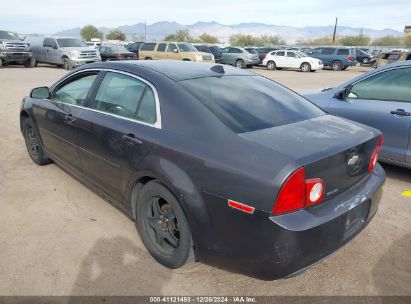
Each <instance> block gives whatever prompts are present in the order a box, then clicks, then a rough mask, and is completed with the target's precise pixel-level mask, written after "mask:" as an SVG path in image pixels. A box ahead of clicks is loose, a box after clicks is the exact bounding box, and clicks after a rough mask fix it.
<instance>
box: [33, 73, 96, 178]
mask: <svg viewBox="0 0 411 304" xmlns="http://www.w3.org/2000/svg"><path fill="white" fill-rule="evenodd" d="M96 77H97V72H85V73H78V74H76V75H74V76H72V77H70V78H69V79H66V80H64V81H63V82H61V83H59V84H57V85H56V86H55V87H54V88H53V89H52V90H51V92H50V99H47V100H43V101H42V102H41V103H39V104H38V106H37V107H36V108H34V113H35V118H36V123H37V126H38V128H39V132H40V135H41V138H42V141H43V144H44V146H45V147H46V149H47V151H48V152H49V153H51V154H53V158H56V159H57V160H60V161H61V162H63V163H64V164H65V165H68V166H69V167H70V168H72V169H74V170H76V171H79V172H80V171H81V165H80V162H79V155H78V138H77V136H78V129H77V120H78V118H79V117H80V115H81V113H82V111H83V110H82V109H83V106H84V105H85V103H86V100H87V98H88V96H89V93H90V92H91V88H92V86H93V83H94V81H95V79H96Z"/></svg>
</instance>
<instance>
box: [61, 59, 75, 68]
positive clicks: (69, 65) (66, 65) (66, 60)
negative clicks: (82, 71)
mask: <svg viewBox="0 0 411 304" xmlns="http://www.w3.org/2000/svg"><path fill="white" fill-rule="evenodd" d="M63 66H64V68H65V69H66V70H72V69H73V67H72V65H71V62H70V59H68V58H63Z"/></svg>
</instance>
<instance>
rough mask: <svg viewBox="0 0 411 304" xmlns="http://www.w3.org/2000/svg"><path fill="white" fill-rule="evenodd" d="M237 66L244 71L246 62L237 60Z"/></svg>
mask: <svg viewBox="0 0 411 304" xmlns="http://www.w3.org/2000/svg"><path fill="white" fill-rule="evenodd" d="M235 66H236V67H237V68H239V69H244V68H245V63H244V60H242V59H237V60H236V62H235Z"/></svg>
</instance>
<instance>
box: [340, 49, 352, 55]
mask: <svg viewBox="0 0 411 304" xmlns="http://www.w3.org/2000/svg"><path fill="white" fill-rule="evenodd" d="M349 53H350V51H349V50H348V49H338V51H337V55H348V54H349Z"/></svg>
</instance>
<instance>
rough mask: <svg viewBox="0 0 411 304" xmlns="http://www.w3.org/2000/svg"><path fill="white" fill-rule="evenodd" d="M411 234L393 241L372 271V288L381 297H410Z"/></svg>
mask: <svg viewBox="0 0 411 304" xmlns="http://www.w3.org/2000/svg"><path fill="white" fill-rule="evenodd" d="M410 253H411V234H407V235H405V236H404V237H402V238H401V239H399V240H397V241H395V242H394V243H393V244H392V245H391V246H390V248H389V249H388V251H387V252H385V253H384V255H383V256H382V257H381V258H380V259H379V260H378V262H377V264H376V265H375V266H374V268H373V270H372V275H373V279H374V286H375V287H376V289H377V290H378V293H379V294H383V295H396V296H398V295H408V296H409V295H411V289H410V286H411V258H410Z"/></svg>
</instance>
